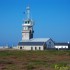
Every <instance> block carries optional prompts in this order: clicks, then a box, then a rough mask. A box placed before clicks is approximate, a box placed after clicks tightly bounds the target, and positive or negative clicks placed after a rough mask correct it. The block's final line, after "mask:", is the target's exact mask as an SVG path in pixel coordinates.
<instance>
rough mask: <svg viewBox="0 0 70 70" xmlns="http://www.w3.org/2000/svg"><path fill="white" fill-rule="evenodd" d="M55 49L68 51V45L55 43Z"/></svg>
mask: <svg viewBox="0 0 70 70" xmlns="http://www.w3.org/2000/svg"><path fill="white" fill-rule="evenodd" d="M55 48H56V49H58V50H60V49H62V50H63V49H68V43H55Z"/></svg>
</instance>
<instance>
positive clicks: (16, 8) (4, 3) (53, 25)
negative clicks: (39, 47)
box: [0, 0, 70, 45]
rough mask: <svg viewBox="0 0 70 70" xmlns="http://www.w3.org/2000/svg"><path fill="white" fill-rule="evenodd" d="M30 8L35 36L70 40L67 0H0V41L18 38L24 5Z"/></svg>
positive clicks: (63, 40) (7, 42)
mask: <svg viewBox="0 0 70 70" xmlns="http://www.w3.org/2000/svg"><path fill="white" fill-rule="evenodd" d="M28 5H29V6H30V8H31V18H32V19H33V20H34V22H35V25H34V31H35V32H34V37H35V38H37V37H39V38H41V37H42V38H47V37H50V38H52V39H53V40H54V41H56V42H58V41H59V42H68V41H70V0H0V45H6V44H9V45H12V44H14V45H16V44H17V43H18V42H19V41H21V38H22V35H21V31H22V23H23V19H24V18H25V16H26V15H24V14H23V12H24V11H25V10H26V6H28Z"/></svg>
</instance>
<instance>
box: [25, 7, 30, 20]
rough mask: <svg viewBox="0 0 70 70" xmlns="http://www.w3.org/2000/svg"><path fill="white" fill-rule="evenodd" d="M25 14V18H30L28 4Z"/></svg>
mask: <svg viewBox="0 0 70 70" xmlns="http://www.w3.org/2000/svg"><path fill="white" fill-rule="evenodd" d="M26 14H27V19H29V18H30V7H29V6H28V7H27V8H26Z"/></svg>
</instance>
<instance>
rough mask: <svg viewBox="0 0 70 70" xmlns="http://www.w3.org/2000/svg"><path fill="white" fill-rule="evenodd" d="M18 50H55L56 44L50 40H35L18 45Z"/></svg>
mask: <svg viewBox="0 0 70 70" xmlns="http://www.w3.org/2000/svg"><path fill="white" fill-rule="evenodd" d="M18 48H19V49H23V50H46V49H47V48H54V42H53V41H52V40H51V39H50V38H33V39H30V40H27V41H21V42H19V43H18Z"/></svg>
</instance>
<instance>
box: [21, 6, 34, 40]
mask: <svg viewBox="0 0 70 70" xmlns="http://www.w3.org/2000/svg"><path fill="white" fill-rule="evenodd" d="M26 15H27V18H26V20H24V23H23V24H22V26H23V30H22V40H29V39H31V38H33V33H34V31H33V20H32V19H30V7H27V8H26Z"/></svg>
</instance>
